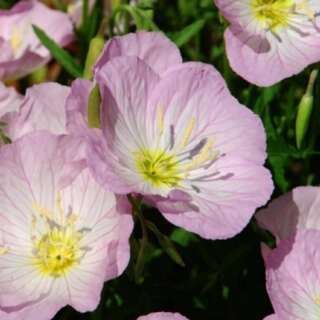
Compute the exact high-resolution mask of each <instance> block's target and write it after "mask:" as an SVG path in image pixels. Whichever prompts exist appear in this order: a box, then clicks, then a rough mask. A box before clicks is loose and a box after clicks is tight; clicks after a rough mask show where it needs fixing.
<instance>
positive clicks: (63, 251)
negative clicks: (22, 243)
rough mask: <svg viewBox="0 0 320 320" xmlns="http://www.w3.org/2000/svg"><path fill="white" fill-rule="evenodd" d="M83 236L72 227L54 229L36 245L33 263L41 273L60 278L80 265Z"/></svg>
mask: <svg viewBox="0 0 320 320" xmlns="http://www.w3.org/2000/svg"><path fill="white" fill-rule="evenodd" d="M81 237H82V235H81V234H80V233H79V232H75V231H74V230H72V229H71V228H70V227H67V228H65V229H61V228H58V227H55V228H53V229H52V230H51V231H50V232H49V233H47V234H45V235H43V236H42V237H41V238H40V240H38V241H37V242H36V243H35V246H34V257H33V262H34V264H35V265H36V267H37V268H38V269H39V270H40V271H41V273H43V274H45V275H49V276H53V277H60V276H62V275H63V274H65V273H66V272H67V271H69V270H70V269H71V268H72V267H73V266H75V265H76V264H78V263H79V261H80V259H81V256H82V252H81V249H80V246H79V243H80V240H81Z"/></svg>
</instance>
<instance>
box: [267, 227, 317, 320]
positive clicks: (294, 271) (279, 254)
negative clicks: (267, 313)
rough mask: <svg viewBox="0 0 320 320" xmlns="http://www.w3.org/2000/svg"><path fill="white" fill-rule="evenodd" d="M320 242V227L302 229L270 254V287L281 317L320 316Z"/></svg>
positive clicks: (268, 267) (273, 302) (307, 317)
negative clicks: (316, 228) (319, 267)
mask: <svg viewBox="0 0 320 320" xmlns="http://www.w3.org/2000/svg"><path fill="white" fill-rule="evenodd" d="M319 241H320V231H319V230H300V231H298V232H297V233H296V234H295V235H292V236H291V237H289V238H287V239H286V240H282V241H280V243H279V245H278V247H277V248H276V249H275V250H273V251H272V253H271V254H270V255H269V256H268V258H267V262H266V278H267V290H268V293H269V296H270V299H271V302H272V305H273V307H274V310H275V313H276V314H277V316H278V318H280V319H287V320H298V319H308V320H309V319H310V320H317V319H319V314H320V305H319V302H318V301H319V293H320V278H319V269H318V266H319V263H320V251H319V245H318V244H319Z"/></svg>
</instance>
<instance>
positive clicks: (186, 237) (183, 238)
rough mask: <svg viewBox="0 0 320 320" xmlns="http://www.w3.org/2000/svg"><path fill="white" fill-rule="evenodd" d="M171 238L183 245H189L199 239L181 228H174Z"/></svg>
mask: <svg viewBox="0 0 320 320" xmlns="http://www.w3.org/2000/svg"><path fill="white" fill-rule="evenodd" d="M170 239H171V240H172V241H174V242H176V243H178V244H179V245H180V246H182V247H188V245H189V244H190V243H191V242H194V241H197V240H198V239H197V237H196V236H195V235H194V234H193V233H191V232H188V231H186V230H184V229H180V228H177V229H175V230H173V232H172V233H171V235H170Z"/></svg>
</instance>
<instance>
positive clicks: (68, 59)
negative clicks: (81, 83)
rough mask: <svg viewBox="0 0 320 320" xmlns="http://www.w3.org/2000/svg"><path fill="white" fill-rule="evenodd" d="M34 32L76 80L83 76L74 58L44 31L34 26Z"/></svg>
mask: <svg viewBox="0 0 320 320" xmlns="http://www.w3.org/2000/svg"><path fill="white" fill-rule="evenodd" d="M32 27H33V30H34V32H35V34H36V35H37V37H38V38H39V40H40V41H41V43H42V44H43V45H44V46H45V47H46V48H47V49H48V50H49V51H50V53H51V54H52V56H53V57H54V58H55V59H56V60H57V61H58V62H60V63H61V65H62V66H63V67H64V68H65V69H66V70H67V71H68V72H69V73H70V74H71V75H72V76H73V77H75V78H80V77H81V76H82V68H81V67H80V66H79V65H78V64H77V63H76V62H75V61H74V60H73V58H72V56H71V55H70V54H69V53H68V52H67V51H65V50H64V49H62V48H60V47H59V45H58V44H57V43H56V42H55V41H54V40H52V39H51V38H50V37H49V36H48V35H47V34H46V33H45V32H44V31H43V30H42V29H40V28H39V27H37V26H35V25H33V26H32Z"/></svg>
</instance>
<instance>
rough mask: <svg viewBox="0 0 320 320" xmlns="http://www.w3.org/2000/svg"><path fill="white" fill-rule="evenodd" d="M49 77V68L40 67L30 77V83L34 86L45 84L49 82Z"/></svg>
mask: <svg viewBox="0 0 320 320" xmlns="http://www.w3.org/2000/svg"><path fill="white" fill-rule="evenodd" d="M47 76H48V67H47V66H43V67H40V68H38V69H36V70H35V71H33V72H32V73H31V74H30V75H29V83H30V84H31V85H33V84H38V83H42V82H45V81H46V80H47Z"/></svg>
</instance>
